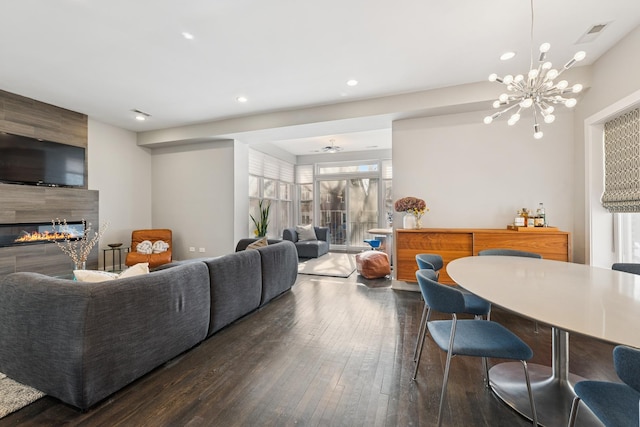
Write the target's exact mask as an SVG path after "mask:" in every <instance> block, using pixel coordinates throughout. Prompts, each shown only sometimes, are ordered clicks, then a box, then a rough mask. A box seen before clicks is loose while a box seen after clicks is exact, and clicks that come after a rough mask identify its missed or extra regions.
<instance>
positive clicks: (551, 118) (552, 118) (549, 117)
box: [544, 114, 556, 123]
mask: <svg viewBox="0 0 640 427" xmlns="http://www.w3.org/2000/svg"><path fill="white" fill-rule="evenodd" d="M555 120H556V116H554V115H553V114H547V115H546V116H544V122H545V123H553V122H554V121H555Z"/></svg>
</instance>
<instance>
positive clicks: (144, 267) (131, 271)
mask: <svg viewBox="0 0 640 427" xmlns="http://www.w3.org/2000/svg"><path fill="white" fill-rule="evenodd" d="M142 274H149V263H148V262H141V263H139V264H135V265H132V266H131V267H129V268H127V269H126V270H125V271H123V272H122V273H120V274H119V275H118V279H123V278H125V277H133V276H140V275H142Z"/></svg>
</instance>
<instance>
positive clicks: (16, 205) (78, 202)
mask: <svg viewBox="0 0 640 427" xmlns="http://www.w3.org/2000/svg"><path fill="white" fill-rule="evenodd" d="M0 132H9V133H14V134H18V135H23V136H28V137H32V138H40V139H46V140H49V141H54V142H60V143H63V144H69V145H75V146H78V147H85V148H87V147H88V118H87V116H86V115H85V114H81V113H77V112H74V111H70V110H66V109H64V108H60V107H56V106H54V105H50V104H45V103H43V102H40V101H36V100H34V99H30V98H26V97H24V96H20V95H16V94H13V93H10V92H5V91H2V90H0ZM85 165H87V163H86V162H85ZM87 175H88V174H87V166H85V180H84V181H85V189H80V188H52V187H33V186H27V185H10V184H1V183H0V223H2V224H11V223H18V222H26V223H30V222H50V221H51V220H52V219H55V218H60V219H66V220H67V221H79V220H82V219H83V218H84V219H85V220H87V222H90V223H92V225H93V229H94V230H95V229H97V228H98V227H99V223H98V221H99V218H98V192H97V191H91V190H86V183H87V181H88V180H87V178H88V176H87ZM98 252H99V249H98V248H97V247H96V248H94V250H93V251H92V253H91V255H90V257H89V261H88V262H87V268H97V267H98ZM72 268H73V263H72V261H71V260H70V259H69V257H68V256H67V255H65V254H64V253H63V252H62V251H61V250H60V248H58V246H57V245H56V244H55V243H43V244H34V245H24V246H18V247H11V248H0V275H5V274H8V273H13V272H14V271H34V272H39V273H44V274H52V275H59V274H68V273H70V272H71V269H72Z"/></svg>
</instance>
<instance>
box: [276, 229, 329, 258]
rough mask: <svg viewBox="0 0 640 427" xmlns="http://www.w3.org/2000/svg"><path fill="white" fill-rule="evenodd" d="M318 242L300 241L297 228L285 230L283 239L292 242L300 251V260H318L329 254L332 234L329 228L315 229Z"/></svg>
mask: <svg viewBox="0 0 640 427" xmlns="http://www.w3.org/2000/svg"><path fill="white" fill-rule="evenodd" d="M313 230H314V231H315V233H316V240H300V239H299V235H298V233H297V231H296V229H295V228H285V229H284V230H283V232H282V239H283V240H289V241H292V242H293V243H294V244H295V245H296V249H297V250H298V258H318V257H321V256H322V255H324V254H326V253H327V252H329V242H330V234H329V228H328V227H313Z"/></svg>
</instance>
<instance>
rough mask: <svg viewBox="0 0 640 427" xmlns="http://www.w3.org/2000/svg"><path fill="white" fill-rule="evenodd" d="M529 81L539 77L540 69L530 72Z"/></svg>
mask: <svg viewBox="0 0 640 427" xmlns="http://www.w3.org/2000/svg"><path fill="white" fill-rule="evenodd" d="M528 77H529V79H531V80H533V79H535V78H536V77H538V69H537V68H534V69H533V70H529V74H528Z"/></svg>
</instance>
